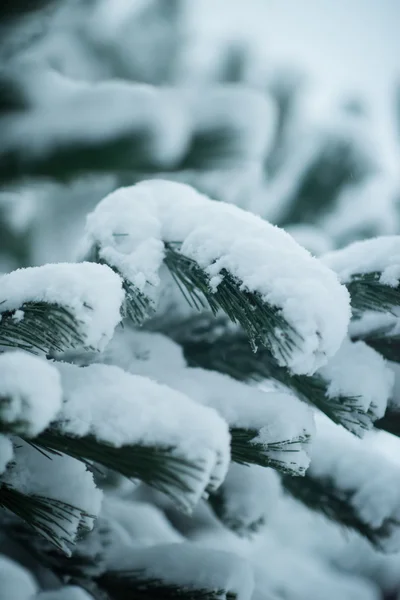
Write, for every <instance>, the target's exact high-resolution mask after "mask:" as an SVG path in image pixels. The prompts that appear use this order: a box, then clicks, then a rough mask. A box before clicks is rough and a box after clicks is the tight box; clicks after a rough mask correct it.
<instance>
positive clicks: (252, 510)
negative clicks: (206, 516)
mask: <svg viewBox="0 0 400 600" xmlns="http://www.w3.org/2000/svg"><path fill="white" fill-rule="evenodd" d="M218 493H219V494H222V503H223V506H222V510H221V517H222V520H223V523H224V524H226V525H227V526H228V527H230V528H231V529H233V530H234V531H236V532H237V533H238V534H239V535H241V534H242V535H249V533H251V532H252V531H258V529H259V528H260V527H261V526H262V525H265V523H266V521H267V519H268V517H269V516H271V514H272V511H273V510H274V507H275V505H276V503H277V502H278V501H279V500H280V493H281V487H280V483H279V477H278V475H277V474H276V472H275V471H273V470H272V469H268V468H264V467H259V466H258V465H250V466H247V465H239V464H236V463H232V464H231V466H230V467H229V471H228V475H227V477H226V479H225V481H224V483H223V485H222V486H221V488H220V490H219V492H218Z"/></svg>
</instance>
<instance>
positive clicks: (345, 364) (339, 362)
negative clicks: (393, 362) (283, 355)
mask: <svg viewBox="0 0 400 600" xmlns="http://www.w3.org/2000/svg"><path fill="white" fill-rule="evenodd" d="M319 374H320V375H321V376H322V377H323V378H324V379H325V381H327V382H328V389H327V394H328V396H329V397H330V398H337V397H340V396H347V397H350V398H356V399H357V408H358V409H361V410H362V411H363V412H364V413H366V412H368V411H371V412H372V413H373V415H374V420H376V419H379V418H381V417H383V415H384V414H385V410H386V407H387V403H388V400H389V398H390V396H391V393H392V389H393V385H394V376H393V372H392V371H391V369H390V368H389V366H388V364H387V362H386V361H385V360H384V359H383V357H382V356H381V355H380V354H378V352H376V351H375V350H373V349H372V348H370V347H369V346H367V344H365V343H364V342H362V341H359V342H351V341H350V340H348V339H346V340H344V342H343V344H342V346H341V347H340V349H339V351H338V352H337V353H336V354H335V356H334V357H333V358H331V359H330V361H329V362H328V364H327V365H325V366H324V367H322V368H321V369H320V370H319Z"/></svg>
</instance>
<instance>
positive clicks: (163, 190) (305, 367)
mask: <svg viewBox="0 0 400 600" xmlns="http://www.w3.org/2000/svg"><path fill="white" fill-rule="evenodd" d="M163 242H180V243H181V244H182V245H181V249H180V251H181V253H182V254H183V255H184V256H186V257H188V258H190V259H192V260H194V261H195V262H196V263H197V264H198V265H199V266H200V268H201V269H203V270H204V271H205V272H206V274H207V275H208V277H209V279H210V289H211V291H214V292H215V291H216V290H217V288H218V286H219V284H220V283H221V281H222V276H221V271H223V270H226V271H227V272H228V273H230V274H231V275H232V276H233V278H234V279H236V280H238V281H239V282H240V285H241V287H242V289H243V290H247V291H248V292H252V293H258V294H260V295H261V297H262V298H263V300H264V301H265V302H267V303H269V304H271V305H272V306H274V307H277V308H278V309H280V311H281V314H282V316H283V318H284V319H285V320H286V321H287V322H288V323H289V325H290V326H292V327H293V328H294V330H295V331H296V332H297V333H298V335H299V336H300V338H299V340H298V343H297V348H295V349H294V350H293V351H292V352H291V355H290V357H289V358H287V360H284V359H283V358H282V356H281V354H280V352H279V351H277V350H276V349H275V350H274V348H273V351H275V354H276V355H277V356H276V358H277V359H278V360H279V361H280V364H285V365H286V366H288V367H289V368H290V369H291V370H292V371H293V372H296V373H312V372H314V371H315V370H316V369H317V368H318V367H320V366H322V365H323V364H325V362H326V360H327V358H329V357H330V356H332V355H333V354H334V353H335V352H336V351H337V350H338V348H339V346H340V343H341V341H342V339H343V337H344V335H345V334H346V331H347V326H348V322H349V318H350V307H349V297H348V293H347V291H346V290H345V289H344V287H342V286H340V285H339V283H338V280H337V277H336V275H335V274H334V273H332V271H331V270H330V269H327V268H326V267H325V266H324V265H322V264H321V262H319V261H318V260H317V259H315V258H313V257H312V256H311V255H310V254H309V253H308V252H307V251H306V250H305V249H304V248H302V247H301V246H299V245H298V244H297V243H296V242H295V241H294V240H293V238H292V237H291V236H290V235H289V234H287V233H286V232H284V231H283V230H282V229H279V228H278V227H275V226H273V225H271V224H270V223H267V222H266V221H263V220H262V219H261V218H259V217H257V216H256V215H252V214H250V213H248V212H246V211H243V210H241V209H240V208H238V207H236V206H232V205H229V204H224V203H221V202H216V201H213V200H210V199H209V198H207V197H206V196H203V195H201V194H199V193H198V192H197V191H195V190H194V189H192V188H191V187H189V186H187V185H184V184H179V183H175V182H170V181H162V180H158V181H145V182H141V183H139V184H137V185H136V186H132V187H128V188H121V189H119V190H117V191H116V192H113V193H112V194H110V195H109V196H107V197H106V198H105V199H104V200H103V201H102V202H101V203H100V204H99V205H98V206H97V208H96V209H95V211H94V212H93V213H92V214H91V215H89V217H88V220H87V225H86V238H85V242H84V248H83V251H84V252H86V253H89V252H90V250H91V249H92V248H93V247H97V248H99V254H100V258H102V259H104V260H105V261H106V262H107V263H108V264H110V265H112V266H114V267H116V268H117V269H118V270H119V271H120V272H121V273H122V275H123V276H124V277H126V278H127V279H129V280H130V281H132V282H133V283H134V285H136V286H137V287H138V289H139V291H141V292H146V293H147V290H145V287H146V282H147V281H148V282H150V283H151V284H152V286H154V285H157V283H158V281H159V269H160V267H161V264H162V260H163V248H164V244H163ZM147 287H148V286H147Z"/></svg>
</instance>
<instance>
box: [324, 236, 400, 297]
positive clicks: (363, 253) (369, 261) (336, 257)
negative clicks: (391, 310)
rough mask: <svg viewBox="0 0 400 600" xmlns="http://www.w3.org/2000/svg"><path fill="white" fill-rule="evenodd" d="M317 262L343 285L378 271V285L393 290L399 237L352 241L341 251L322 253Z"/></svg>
mask: <svg viewBox="0 0 400 600" xmlns="http://www.w3.org/2000/svg"><path fill="white" fill-rule="evenodd" d="M321 260H322V261H323V263H324V264H325V265H327V266H328V267H330V268H331V269H333V270H334V271H335V272H336V273H337V274H338V276H339V278H340V280H341V281H342V282H343V283H348V282H350V281H351V279H352V277H353V276H354V275H357V274H364V273H372V272H376V271H377V272H379V273H381V275H380V279H379V280H380V282H381V283H382V284H384V285H388V286H391V287H397V286H398V284H399V280H400V236H397V235H388V236H380V237H376V238H372V239H369V240H363V241H359V242H354V243H353V244H350V245H349V246H346V247H345V248H343V249H342V250H336V251H333V252H330V253H328V254H325V255H324V256H323V257H322V258H321Z"/></svg>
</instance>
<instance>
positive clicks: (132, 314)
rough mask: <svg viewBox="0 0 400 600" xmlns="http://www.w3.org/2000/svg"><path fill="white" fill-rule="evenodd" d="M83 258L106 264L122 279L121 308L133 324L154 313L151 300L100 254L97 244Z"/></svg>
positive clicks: (141, 321)
mask: <svg viewBox="0 0 400 600" xmlns="http://www.w3.org/2000/svg"><path fill="white" fill-rule="evenodd" d="M85 260H88V261H90V262H95V263H98V264H100V265H107V266H108V267H110V269H112V270H113V271H114V273H116V274H117V275H118V276H119V277H120V278H121V279H122V287H123V290H124V292H125V302H124V306H123V310H124V311H125V315H126V316H127V317H129V319H131V321H132V322H133V323H134V324H135V325H142V323H143V322H144V321H145V320H146V319H148V318H149V317H150V316H151V315H152V314H153V313H154V306H153V304H152V302H151V300H150V299H149V298H148V297H147V296H145V294H143V293H142V292H140V290H138V288H137V287H136V286H135V285H134V284H133V283H132V282H131V281H129V279H127V278H126V277H124V275H123V274H122V273H121V272H120V270H119V269H117V267H115V266H114V265H111V264H109V263H108V262H107V261H105V260H104V259H103V258H101V256H100V249H99V247H98V246H93V248H91V250H90V253H89V254H88V255H87V256H85Z"/></svg>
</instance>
